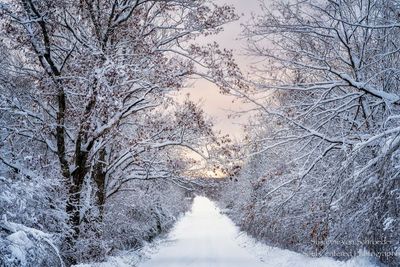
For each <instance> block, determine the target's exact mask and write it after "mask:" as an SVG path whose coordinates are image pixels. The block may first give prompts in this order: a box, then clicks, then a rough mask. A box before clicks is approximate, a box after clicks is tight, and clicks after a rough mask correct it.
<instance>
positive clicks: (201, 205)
mask: <svg viewBox="0 0 400 267" xmlns="http://www.w3.org/2000/svg"><path fill="white" fill-rule="evenodd" d="M237 235H238V231H237V228H236V227H235V225H234V224H233V222H232V221H231V220H230V219H229V218H228V217H227V216H225V215H222V214H221V213H220V212H219V210H218V209H217V208H216V207H215V205H214V204H213V203H212V202H211V201H210V200H208V199H207V198H204V197H196V198H195V199H194V203H193V207H192V211H191V212H190V213H188V214H187V215H186V216H185V217H183V218H182V219H181V220H180V221H179V222H178V223H177V225H176V227H175V228H174V230H173V231H172V232H171V234H170V239H171V242H169V245H168V246H166V247H164V248H162V249H161V250H160V251H159V253H157V254H156V255H154V256H153V257H152V258H151V259H150V260H149V261H147V262H144V263H143V264H142V265H140V266H141V267H172V266H174V267H180V266H196V267H203V266H204V267H210V266H215V267H219V266H221V267H222V266H227V267H228V266H230V267H242V266H253V267H258V266H265V264H262V262H261V261H259V260H258V259H257V258H256V256H254V255H252V254H250V252H249V251H247V250H246V249H245V248H242V247H240V246H239V244H238V242H237V241H236V237H237Z"/></svg>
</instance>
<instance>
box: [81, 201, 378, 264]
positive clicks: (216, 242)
mask: <svg viewBox="0 0 400 267" xmlns="http://www.w3.org/2000/svg"><path fill="white" fill-rule="evenodd" d="M89 266H92V267H95V266H96V267H109V266H116V267H125V266H129V267H131V266H141V267H157V266H160V267H161V266H163V267H168V266H174V267H179V266H194V267H201V266H207V267H211V266H212V267H214V266H215V267H217V266H220V267H222V266H226V267H235V266H237V267H241V266H243V267H246V266H252V267H257V266H268V267H286V266H287V267H289V266H290V267H291V266H297V267H302V266H304V267H306V266H307V267H309V266H313V267H375V266H377V265H375V264H373V263H372V261H370V259H368V258H367V257H357V258H354V259H351V260H349V261H347V262H340V261H336V260H334V259H331V258H327V257H325V258H310V257H307V256H305V255H302V254H299V253H295V252H291V251H288V250H282V249H278V248H273V247H269V246H266V245H264V244H261V243H259V242H256V241H255V240H254V239H252V238H250V237H249V236H247V235H246V234H245V233H243V232H240V231H239V230H238V227H236V226H235V225H234V223H233V222H232V221H231V220H230V219H229V218H228V217H227V216H226V215H224V214H222V213H221V212H220V210H219V209H218V208H217V207H216V205H215V204H214V203H213V202H211V201H210V200H209V199H207V198H205V197H196V198H195V200H194V203H193V207H192V210H191V212H188V213H187V214H186V215H185V216H184V217H182V218H181V220H179V221H178V223H177V224H176V225H175V227H174V229H173V230H172V232H171V233H170V234H169V236H168V238H166V239H164V240H158V241H156V242H155V243H153V244H149V245H147V246H145V247H144V248H143V249H142V250H141V251H139V252H126V253H125V254H124V255H121V256H120V257H111V258H109V259H108V261H107V262H104V263H96V264H91V265H87V264H86V265H79V267H89Z"/></svg>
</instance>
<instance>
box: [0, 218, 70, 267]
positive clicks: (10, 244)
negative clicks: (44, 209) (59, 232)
mask: <svg viewBox="0 0 400 267" xmlns="http://www.w3.org/2000/svg"><path fill="white" fill-rule="evenodd" d="M0 229H3V230H5V233H8V235H7V234H6V236H5V242H4V243H3V244H2V246H3V248H2V250H1V251H0V258H2V259H3V261H4V262H5V264H6V266H7V264H9V265H12V266H21V267H24V266H35V265H37V264H50V263H51V264H52V265H53V266H64V263H63V261H62V258H61V256H60V253H59V250H58V248H57V247H56V246H55V245H54V244H53V236H52V235H51V234H48V233H44V232H42V231H40V230H37V229H34V228H30V227H27V226H25V225H22V224H18V223H13V222H9V221H7V218H6V216H5V215H3V219H2V220H1V221H0ZM50 255H53V256H54V257H53V258H54V259H52V257H51V256H50Z"/></svg>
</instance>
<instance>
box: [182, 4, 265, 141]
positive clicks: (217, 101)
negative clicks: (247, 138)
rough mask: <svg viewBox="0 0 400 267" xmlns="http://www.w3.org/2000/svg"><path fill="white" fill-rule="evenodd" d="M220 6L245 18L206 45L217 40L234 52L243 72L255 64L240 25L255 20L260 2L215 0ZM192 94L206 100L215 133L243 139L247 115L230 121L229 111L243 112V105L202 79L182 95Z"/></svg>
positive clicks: (212, 38) (194, 97)
mask: <svg viewBox="0 0 400 267" xmlns="http://www.w3.org/2000/svg"><path fill="white" fill-rule="evenodd" d="M215 3H216V4H222V3H226V4H230V5H233V6H235V8H236V12H237V14H238V15H240V16H241V18H240V20H238V21H235V22H232V23H230V24H228V25H226V26H225V27H224V32H222V33H220V34H219V35H218V36H214V37H211V38H207V39H205V40H206V42H210V41H217V42H218V43H219V44H220V45H221V47H224V48H228V49H233V50H234V54H235V57H236V60H237V62H238V63H239V65H240V67H241V68H242V69H243V70H246V69H247V67H248V66H249V65H250V64H251V63H252V60H253V61H254V59H252V58H251V57H246V56H245V55H244V53H245V51H244V48H245V47H246V42H245V41H244V40H239V37H240V33H241V31H242V29H241V26H240V24H241V23H244V22H247V21H248V20H249V18H250V17H251V13H256V12H257V11H258V10H259V9H260V8H259V1H258V0H215ZM186 93H190V95H191V99H192V100H195V101H198V100H202V103H203V109H204V110H205V112H206V113H207V114H209V115H210V116H211V117H212V118H213V119H214V122H215V130H221V131H222V132H223V133H224V134H229V135H231V136H232V137H235V138H239V139H240V138H241V137H242V134H243V131H242V129H241V125H240V124H243V123H244V122H246V120H247V118H246V117H245V116H243V117H241V118H234V119H232V118H228V115H229V114H230V113H231V112H230V111H229V110H236V111H238V110H243V109H244V108H245V107H244V105H243V104H241V103H240V102H238V101H236V102H235V103H232V100H234V98H233V97H231V96H226V95H222V94H220V93H219V90H218V88H216V87H215V86H214V85H213V84H211V83H209V82H207V81H205V80H198V81H196V82H195V84H194V86H193V88H188V89H186V90H184V91H182V94H186Z"/></svg>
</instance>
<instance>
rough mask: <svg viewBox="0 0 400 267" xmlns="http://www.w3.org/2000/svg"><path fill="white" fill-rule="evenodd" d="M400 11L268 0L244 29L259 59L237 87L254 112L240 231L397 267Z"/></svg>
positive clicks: (232, 202)
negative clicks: (365, 256) (243, 87)
mask: <svg viewBox="0 0 400 267" xmlns="http://www.w3.org/2000/svg"><path fill="white" fill-rule="evenodd" d="M399 14H400V5H399V3H398V1H386V0H385V1H383V0H381V1H369V0H334V1H307V0H306V1H297V0H293V1H273V4H271V1H265V3H264V4H262V14H261V15H260V16H258V17H256V18H254V20H253V21H251V22H250V23H249V24H248V25H245V28H244V31H243V35H244V36H245V37H247V38H248V40H249V41H248V49H249V53H250V54H251V55H253V56H255V57H257V58H258V59H260V60H258V62H259V64H258V65H257V66H256V68H254V69H255V73H254V76H253V77H255V78H253V79H251V80H250V81H249V86H248V88H247V89H246V90H241V89H237V88H236V87H234V86H232V88H231V90H232V93H234V94H235V95H238V96H239V97H240V98H242V99H244V100H245V101H247V102H249V103H252V104H253V105H254V107H255V108H254V109H253V110H252V112H254V111H255V110H256V111H258V113H257V115H256V116H254V117H253V120H252V122H251V123H250V124H249V125H248V126H247V128H246V130H247V139H246V140H247V144H246V145H245V146H244V151H243V156H242V159H243V161H244V165H243V168H242V171H241V173H240V174H239V175H238V176H236V178H237V180H238V182H236V183H235V182H232V183H231V186H230V187H229V188H228V189H227V190H226V194H225V203H226V204H227V205H228V206H229V207H231V208H232V212H233V215H234V216H233V217H234V218H235V219H236V220H237V222H238V223H239V224H240V225H241V226H242V227H243V229H245V230H247V231H248V232H250V233H251V234H253V235H254V236H256V237H258V238H260V239H262V240H265V241H266V242H267V243H269V244H271V245H274V246H279V247H284V248H289V249H293V250H296V251H300V252H305V253H308V254H310V255H327V256H330V255H333V256H335V255H336V256H338V257H339V258H341V259H344V258H348V257H350V256H352V255H357V254H358V253H359V251H360V250H361V249H364V250H366V251H367V253H370V254H372V255H373V256H375V257H377V258H379V259H380V260H381V261H382V262H384V263H388V264H389V265H392V266H397V265H398V263H399V262H400V258H399V248H400V246H399V242H400V235H399V233H400V222H399V217H400V216H399V215H400V214H399V212H400V191H399V189H400V176H399V174H400V172H399V171H400V169H399V163H400V158H399V157H400V153H399V151H400V150H399V147H400V128H399V126H400V120H399V118H400V93H399V90H400V65H399V62H400V61H399V60H400V50H399V47H400V38H399V36H400V16H399ZM340 255H344V256H342V257H341V256H340ZM346 255H347V256H346Z"/></svg>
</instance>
